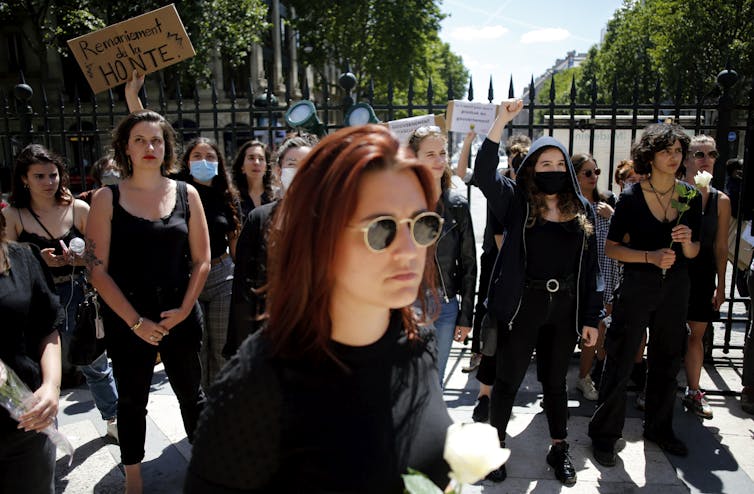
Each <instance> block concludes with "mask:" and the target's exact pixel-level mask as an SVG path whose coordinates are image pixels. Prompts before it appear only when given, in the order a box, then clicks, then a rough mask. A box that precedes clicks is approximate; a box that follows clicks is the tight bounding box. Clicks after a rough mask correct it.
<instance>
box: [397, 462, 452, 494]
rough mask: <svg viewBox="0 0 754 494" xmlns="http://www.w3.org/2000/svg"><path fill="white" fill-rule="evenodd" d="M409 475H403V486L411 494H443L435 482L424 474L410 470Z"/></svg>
mask: <svg viewBox="0 0 754 494" xmlns="http://www.w3.org/2000/svg"><path fill="white" fill-rule="evenodd" d="M408 471H409V473H408V474H404V475H402V477H403V484H404V485H405V486H406V492H408V493H409V494H443V493H442V491H441V490H440V488H439V487H437V486H436V485H435V484H434V482H432V481H431V480H429V479H428V478H427V477H426V476H425V475H424V474H423V473H421V472H418V471H416V470H413V469H411V468H409V469H408Z"/></svg>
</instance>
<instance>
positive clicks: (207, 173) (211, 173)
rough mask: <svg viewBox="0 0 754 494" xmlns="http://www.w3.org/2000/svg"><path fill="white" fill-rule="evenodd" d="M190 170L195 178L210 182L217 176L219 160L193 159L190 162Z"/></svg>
mask: <svg viewBox="0 0 754 494" xmlns="http://www.w3.org/2000/svg"><path fill="white" fill-rule="evenodd" d="M189 172H190V173H191V176H192V177H194V180H198V181H199V182H209V181H211V180H212V179H213V178H215V177H216V176H217V161H207V160H199V161H191V162H190V163H189Z"/></svg>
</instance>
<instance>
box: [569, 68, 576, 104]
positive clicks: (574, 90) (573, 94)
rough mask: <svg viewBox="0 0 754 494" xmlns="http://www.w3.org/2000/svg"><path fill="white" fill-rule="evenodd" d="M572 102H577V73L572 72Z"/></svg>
mask: <svg viewBox="0 0 754 494" xmlns="http://www.w3.org/2000/svg"><path fill="white" fill-rule="evenodd" d="M570 96H571V103H575V102H576V74H571V93H570Z"/></svg>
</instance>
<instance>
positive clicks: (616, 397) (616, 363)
mask: <svg viewBox="0 0 754 494" xmlns="http://www.w3.org/2000/svg"><path fill="white" fill-rule="evenodd" d="M688 298H689V276H688V272H687V270H686V268H685V266H682V267H678V268H676V269H673V270H670V271H668V272H667V274H666V275H665V277H663V276H662V274H661V273H660V271H659V270H655V269H652V270H649V269H636V268H633V269H632V267H630V266H626V268H625V270H624V273H623V279H622V281H621V283H620V286H619V287H618V289H617V290H616V293H615V299H614V300H613V321H612V324H611V325H610V329H608V331H607V334H606V336H605V351H606V353H607V356H606V358H605V366H604V369H603V371H602V380H601V381H600V396H599V401H598V407H597V410H596V411H595V412H594V415H593V416H592V420H591V421H590V422H589V437H591V438H592V442H593V444H594V446H595V447H596V448H598V449H601V450H606V451H607V450H611V449H612V448H613V447H614V445H615V442H616V441H617V440H618V439H619V438H620V436H621V433H622V431H623V425H624V423H625V418H626V385H627V383H628V380H629V377H630V375H631V369H632V368H633V362H634V356H635V355H636V351H637V350H638V348H639V344H640V343H641V338H642V335H643V334H644V330H645V328H647V327H649V344H648V345H647V349H648V355H647V367H648V372H647V384H646V408H645V412H644V430H645V431H647V432H650V433H652V434H653V435H655V436H659V437H668V436H670V435H672V434H673V405H674V402H675V397H676V390H677V386H678V382H677V380H676V376H677V374H678V371H679V370H680V367H681V359H682V358H683V355H684V353H685V350H686V341H687V338H688V332H687V330H686V310H687V307H688Z"/></svg>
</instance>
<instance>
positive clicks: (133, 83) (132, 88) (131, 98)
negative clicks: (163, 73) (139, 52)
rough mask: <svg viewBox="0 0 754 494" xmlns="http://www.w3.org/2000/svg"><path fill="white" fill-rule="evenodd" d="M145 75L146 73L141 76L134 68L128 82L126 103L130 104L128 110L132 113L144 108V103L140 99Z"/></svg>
mask: <svg viewBox="0 0 754 494" xmlns="http://www.w3.org/2000/svg"><path fill="white" fill-rule="evenodd" d="M145 77H146V75H145V74H142V75H141V76H139V73H138V72H137V71H136V70H134V71H133V74H131V78H130V79H129V80H128V82H126V103H127V104H128V111H130V112H131V113H133V112H135V111H137V110H143V109H144V105H143V104H142V103H141V100H140V99H139V91H141V88H142V87H143V86H144V78H145Z"/></svg>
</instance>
